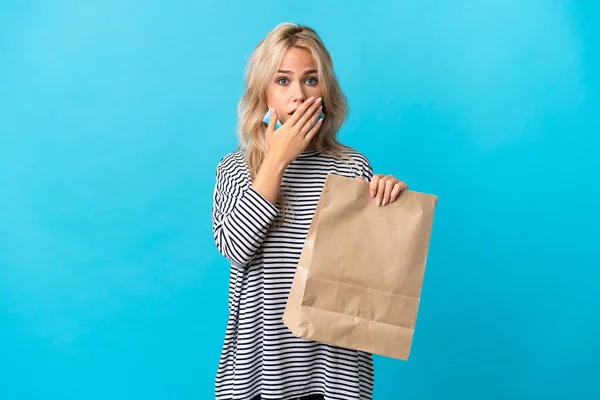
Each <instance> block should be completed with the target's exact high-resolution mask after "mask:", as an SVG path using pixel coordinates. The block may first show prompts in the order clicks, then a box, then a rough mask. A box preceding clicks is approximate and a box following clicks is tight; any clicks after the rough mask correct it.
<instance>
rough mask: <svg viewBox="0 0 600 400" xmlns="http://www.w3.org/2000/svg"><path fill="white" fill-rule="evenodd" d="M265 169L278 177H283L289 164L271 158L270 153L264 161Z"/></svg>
mask: <svg viewBox="0 0 600 400" xmlns="http://www.w3.org/2000/svg"><path fill="white" fill-rule="evenodd" d="M262 166H263V167H265V168H266V169H268V170H269V171H271V172H274V173H276V174H278V175H283V173H284V172H285V169H286V168H287V163H286V162H285V161H282V160H279V159H277V158H275V157H273V156H270V155H269V154H268V153H267V155H266V156H265V158H264V160H263V165H262Z"/></svg>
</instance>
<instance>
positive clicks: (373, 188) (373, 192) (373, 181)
mask: <svg viewBox="0 0 600 400" xmlns="http://www.w3.org/2000/svg"><path fill="white" fill-rule="evenodd" d="M382 176H383V175H380V174H378V175H373V178H372V179H371V185H370V187H369V190H370V192H371V197H375V195H376V194H377V188H378V187H379V180H380V179H381V177H382Z"/></svg>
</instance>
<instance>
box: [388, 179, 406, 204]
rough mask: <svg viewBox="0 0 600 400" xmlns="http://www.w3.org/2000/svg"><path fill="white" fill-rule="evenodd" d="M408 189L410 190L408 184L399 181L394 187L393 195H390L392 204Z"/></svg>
mask: <svg viewBox="0 0 600 400" xmlns="http://www.w3.org/2000/svg"><path fill="white" fill-rule="evenodd" d="M406 189H408V185H407V184H406V182H402V181H400V180H399V181H398V182H397V183H396V184H395V185H394V189H393V190H392V194H391V195H390V203H391V202H392V201H396V199H397V198H398V195H399V194H400V192H402V191H403V190H406Z"/></svg>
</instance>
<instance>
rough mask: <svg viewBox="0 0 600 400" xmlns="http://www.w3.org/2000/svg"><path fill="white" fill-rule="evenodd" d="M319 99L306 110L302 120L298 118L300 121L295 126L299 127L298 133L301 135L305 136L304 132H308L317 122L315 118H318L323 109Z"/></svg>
mask: <svg viewBox="0 0 600 400" xmlns="http://www.w3.org/2000/svg"><path fill="white" fill-rule="evenodd" d="M319 99H320V97H319V98H318V99H317V101H316V102H315V104H313V105H312V107H310V108H309V109H308V110H306V112H305V113H304V115H303V116H302V118H300V120H299V121H298V124H296V126H298V127H300V132H301V133H302V134H303V135H305V134H306V132H308V131H309V130H310V129H311V127H312V126H313V124H314V123H315V122H316V121H317V118H319V114H320V113H321V110H322V109H323V105H322V104H321V101H320V100H319Z"/></svg>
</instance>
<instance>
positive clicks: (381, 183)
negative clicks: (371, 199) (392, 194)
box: [375, 176, 387, 206]
mask: <svg viewBox="0 0 600 400" xmlns="http://www.w3.org/2000/svg"><path fill="white" fill-rule="evenodd" d="M386 181H387V177H385V176H384V177H382V178H381V179H380V180H379V182H378V184H377V198H376V199H375V202H376V203H377V205H378V206H380V205H381V202H382V201H383V194H384V193H385V182H386Z"/></svg>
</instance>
